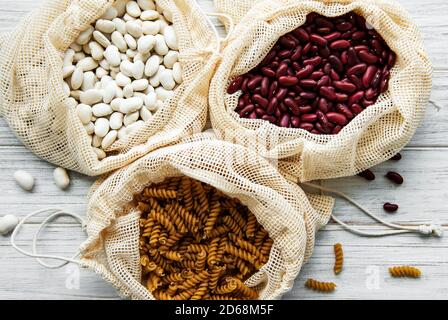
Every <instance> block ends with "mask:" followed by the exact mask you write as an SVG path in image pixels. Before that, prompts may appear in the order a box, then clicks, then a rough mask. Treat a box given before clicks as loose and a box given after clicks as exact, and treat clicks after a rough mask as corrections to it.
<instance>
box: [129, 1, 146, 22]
mask: <svg viewBox="0 0 448 320" xmlns="http://www.w3.org/2000/svg"><path fill="white" fill-rule="evenodd" d="M126 12H127V13H128V14H129V15H130V16H132V17H134V18H138V17H139V16H140V14H141V13H142V10H141V9H140V7H139V5H138V4H137V2H135V1H129V2H128V3H127V4H126Z"/></svg>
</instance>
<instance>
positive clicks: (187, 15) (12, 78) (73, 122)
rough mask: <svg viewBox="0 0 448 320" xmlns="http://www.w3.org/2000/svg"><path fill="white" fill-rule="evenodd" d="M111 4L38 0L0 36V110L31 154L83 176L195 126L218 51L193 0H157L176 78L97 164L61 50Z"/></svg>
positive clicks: (200, 122) (203, 114)
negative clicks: (172, 46) (175, 56)
mask: <svg viewBox="0 0 448 320" xmlns="http://www.w3.org/2000/svg"><path fill="white" fill-rule="evenodd" d="M113 3H114V1H108V0H46V1H45V2H44V4H43V5H42V7H41V8H40V9H38V10H36V11H35V12H33V13H32V14H30V15H29V16H27V17H26V18H25V19H24V20H23V21H22V23H21V24H20V25H19V27H18V28H17V29H16V30H15V31H13V32H11V33H9V34H7V35H3V36H2V37H1V38H0V39H1V41H0V42H2V43H0V115H2V116H3V117H4V118H5V119H6V120H7V121H8V123H9V126H10V128H11V129H12V130H13V131H14V132H15V134H16V135H17V136H18V137H19V139H21V140H22V142H23V143H24V144H25V145H26V146H27V147H28V148H30V149H31V150H32V151H33V152H34V153H35V154H37V155H38V156H40V157H42V158H43V159H45V160H47V161H49V162H52V163H54V164H56V165H59V166H62V167H65V168H68V169H71V170H75V171H79V172H81V173H84V174H88V175H99V174H102V173H105V172H109V171H111V170H114V169H117V168H120V167H123V166H125V165H126V164H128V163H131V162H132V161H134V160H135V159H137V158H139V157H141V156H143V155H145V154H147V153H148V152H149V151H151V150H154V149H156V148H159V147H161V146H164V145H168V144H170V143H173V142H175V141H176V140H178V139H180V138H182V137H184V136H187V135H189V134H191V133H192V132H197V131H200V130H201V129H202V128H203V127H204V126H205V123H206V118H207V94H208V88H209V86H208V85H209V80H210V76H211V73H212V69H213V67H214V64H215V62H216V58H217V53H214V51H216V50H218V49H217V46H218V43H217V37H216V34H215V33H214V32H213V31H212V29H211V28H210V24H209V23H208V19H207V18H206V17H205V16H204V15H203V14H202V13H201V11H200V9H199V7H198V5H197V4H196V2H195V1H194V0H175V1H169V0H157V4H158V5H159V6H160V7H162V8H164V9H166V10H168V11H170V12H171V13H172V15H173V27H174V29H175V31H176V33H177V36H178V41H179V48H180V57H179V61H180V62H181V64H182V67H183V79H184V82H183V84H182V85H180V86H179V87H178V88H177V89H176V91H175V95H174V97H173V98H172V99H170V100H169V101H167V102H165V104H164V106H163V107H161V109H160V110H159V111H158V112H157V113H156V114H155V115H154V118H153V119H152V120H150V121H147V122H146V124H145V126H143V127H142V128H140V129H138V130H136V131H135V132H133V133H132V134H130V135H129V136H127V137H126V138H123V139H120V140H119V141H117V142H116V143H114V144H113V145H112V146H111V147H110V148H108V149H107V150H106V151H107V153H108V157H107V158H106V159H103V160H102V161H99V160H98V158H97V156H96V154H95V153H94V151H93V150H92V148H91V147H90V144H89V141H88V135H87V134H86V132H85V129H84V127H83V125H82V123H81V121H80V120H79V118H78V117H77V114H76V111H75V108H74V107H73V106H71V105H70V103H69V99H68V98H67V97H66V96H65V94H64V91H63V79H62V78H63V75H62V65H63V55H64V52H65V51H66V50H67V48H68V47H69V46H70V45H71V44H72V43H73V42H74V41H75V39H76V38H77V37H78V35H79V34H80V32H81V31H83V30H85V29H86V28H87V27H88V26H89V25H90V24H91V23H92V22H94V21H96V20H97V19H98V18H100V17H101V16H102V14H103V13H104V12H105V11H106V9H107V8H108V7H109V6H111V5H112V4H113Z"/></svg>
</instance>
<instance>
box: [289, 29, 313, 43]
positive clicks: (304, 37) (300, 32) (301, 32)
mask: <svg viewBox="0 0 448 320" xmlns="http://www.w3.org/2000/svg"><path fill="white" fill-rule="evenodd" d="M292 34H293V35H295V36H296V37H297V38H298V39H299V40H301V41H308V40H309V39H310V36H309V34H308V32H306V31H305V29H303V28H297V29H294V30H293V31H292Z"/></svg>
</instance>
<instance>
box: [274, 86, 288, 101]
mask: <svg viewBox="0 0 448 320" xmlns="http://www.w3.org/2000/svg"><path fill="white" fill-rule="evenodd" d="M287 95H288V89H286V88H280V89H278V91H277V94H276V95H275V96H276V97H277V99H278V100H279V101H282V100H283V99H285V97H286V96H287Z"/></svg>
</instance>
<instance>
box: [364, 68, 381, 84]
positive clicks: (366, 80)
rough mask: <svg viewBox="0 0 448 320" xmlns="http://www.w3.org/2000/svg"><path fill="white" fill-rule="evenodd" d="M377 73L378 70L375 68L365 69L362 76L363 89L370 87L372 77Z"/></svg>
mask: <svg viewBox="0 0 448 320" xmlns="http://www.w3.org/2000/svg"><path fill="white" fill-rule="evenodd" d="M377 71H378V68H377V67H375V66H368V67H367V69H366V72H365V73H364V75H363V76H362V84H363V85H364V87H366V88H367V87H368V86H370V84H371V82H372V80H373V77H374V76H375V74H376V72H377Z"/></svg>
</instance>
